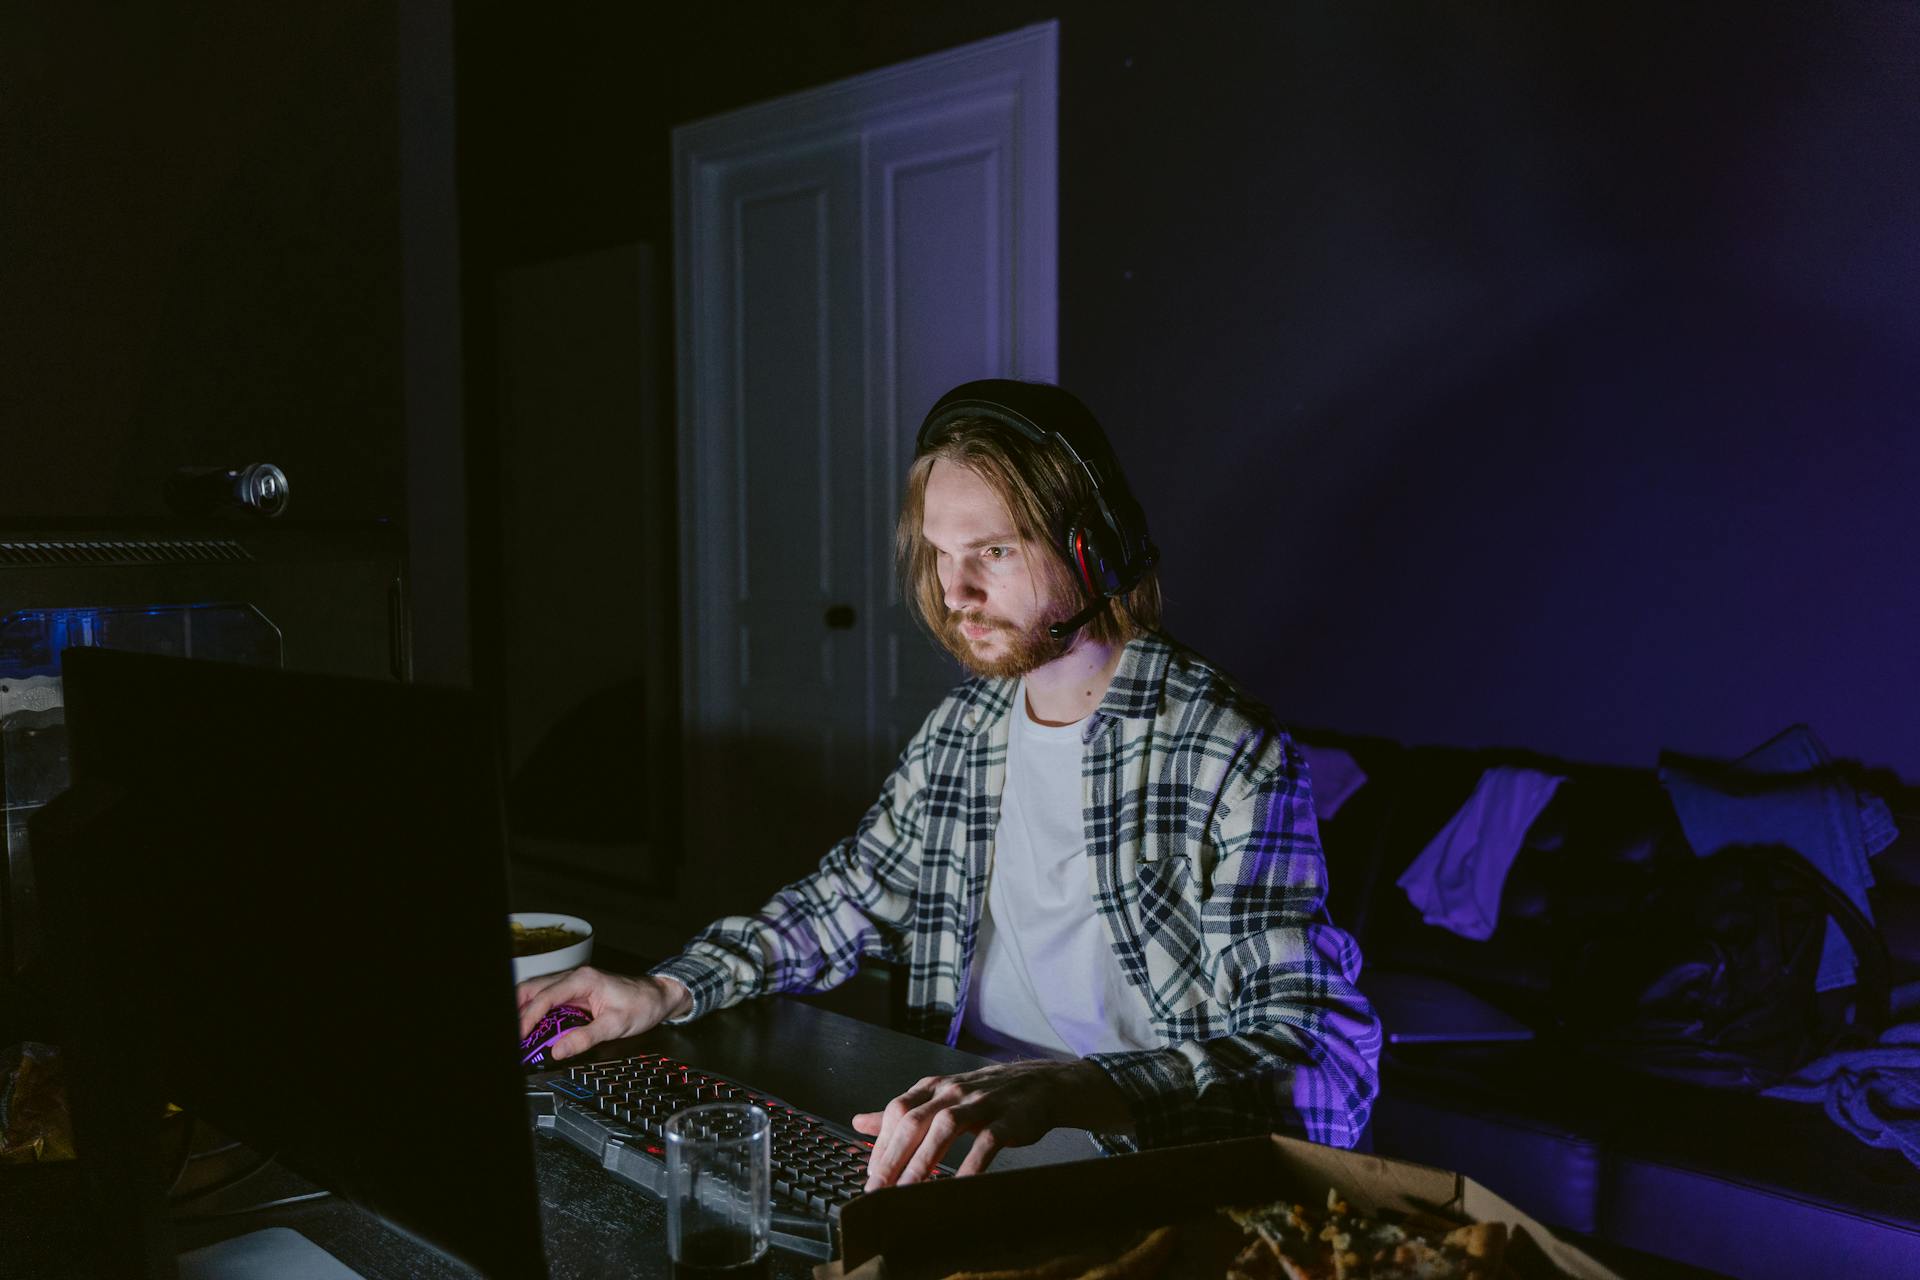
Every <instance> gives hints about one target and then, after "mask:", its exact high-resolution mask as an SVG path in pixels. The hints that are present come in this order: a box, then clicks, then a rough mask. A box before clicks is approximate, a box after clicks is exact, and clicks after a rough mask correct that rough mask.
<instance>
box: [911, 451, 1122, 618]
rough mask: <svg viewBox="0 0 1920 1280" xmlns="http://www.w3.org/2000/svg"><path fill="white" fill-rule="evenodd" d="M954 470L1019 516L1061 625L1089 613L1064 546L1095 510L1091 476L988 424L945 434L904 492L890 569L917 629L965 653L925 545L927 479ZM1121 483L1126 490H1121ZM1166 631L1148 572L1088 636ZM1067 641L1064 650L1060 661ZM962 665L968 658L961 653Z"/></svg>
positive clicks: (1088, 598)
mask: <svg viewBox="0 0 1920 1280" xmlns="http://www.w3.org/2000/svg"><path fill="white" fill-rule="evenodd" d="M942 461H944V462H949V463H952V464H954V465H956V466H962V467H965V468H966V469H967V470H969V471H971V472H973V473H974V474H975V475H977V476H979V477H980V478H981V479H982V480H984V481H986V483H987V487H988V488H990V489H992V490H993V491H994V492H995V493H997V494H999V495H1000V498H1001V500H1002V501H1004V502H1005V503H1006V504H1007V510H1008V511H1010V512H1011V513H1012V514H1013V521H1014V532H1016V533H1017V534H1019V536H1020V538H1021V540H1022V541H1023V542H1025V543H1026V544H1027V545H1028V548H1029V553H1030V554H1029V558H1028V561H1027V563H1028V565H1029V567H1030V568H1032V567H1033V566H1036V565H1037V566H1038V572H1040V573H1041V574H1043V575H1045V581H1044V583H1043V584H1041V585H1044V586H1045V587H1046V588H1047V595H1048V596H1050V597H1051V598H1052V599H1054V600H1055V601H1056V602H1058V603H1062V604H1066V605H1068V606H1069V607H1068V608H1067V609H1066V611H1065V613H1063V614H1062V616H1063V617H1064V616H1069V615H1071V614H1072V613H1075V612H1078V611H1079V609H1080V608H1082V607H1083V606H1085V605H1087V604H1090V603H1092V601H1093V596H1092V594H1091V593H1090V592H1088V590H1087V588H1086V586H1085V584H1084V583H1082V582H1081V581H1080V575H1079V573H1078V571H1076V570H1075V569H1074V567H1073V566H1072V565H1070V564H1069V563H1068V562H1067V557H1066V542H1065V538H1064V536H1063V534H1064V530H1065V528H1066V525H1067V522H1068V521H1070V520H1072V519H1074V518H1075V516H1076V514H1079V513H1087V514H1092V513H1094V512H1095V511H1096V510H1097V508H1096V507H1095V504H1094V501H1093V494H1092V493H1091V492H1090V491H1089V486H1088V483H1087V477H1086V474H1085V473H1084V472H1083V471H1081V470H1080V468H1079V467H1076V466H1074V465H1072V463H1071V462H1069V461H1068V460H1067V459H1066V458H1065V457H1064V456H1062V454H1061V451H1060V449H1059V448H1057V447H1053V446H1050V445H1049V444H1047V443H1043V442H1041V441H1037V440H1032V439H1029V438H1028V437H1027V436H1024V435H1022V434H1021V433H1019V432H1018V431H1015V430H1013V429H1012V428H1011V427H1007V426H1003V425H1001V424H1000V423H997V422H993V421H990V420H988V419H985V418H957V419H955V420H954V421H953V422H951V423H949V424H948V425H947V426H945V427H944V428H942V429H941V431H940V432H939V434H938V435H936V436H935V437H934V438H933V439H932V440H931V441H929V442H928V444H927V447H926V449H925V450H924V451H923V452H922V453H921V454H920V456H919V457H917V458H915V459H914V460H913V467H912V469H911V470H909V471H908V472H907V492H906V497H905V499H904V500H903V501H902V502H901V504H900V521H899V523H898V524H897V525H896V526H895V528H894V539H893V541H894V560H895V563H896V566H897V568H898V570H899V574H900V591H901V594H902V595H903V596H905V597H906V601H907V608H908V609H909V610H911V611H912V613H913V616H914V620H915V621H917V622H918V623H919V624H920V626H921V627H922V628H923V629H924V630H925V631H926V632H927V633H928V634H929V635H931V636H932V637H933V638H934V639H936V640H938V641H940V643H941V644H943V645H945V646H947V647H948V648H949V649H953V648H954V645H955V644H957V643H959V641H957V640H956V639H955V637H954V636H953V633H952V628H951V627H949V626H948V625H947V612H948V611H947V604H946V598H945V596H944V595H943V594H942V593H941V590H940V574H939V569H938V564H937V558H938V552H936V551H935V550H934V547H933V545H932V544H931V543H929V542H928V541H927V540H926V539H925V538H924V537H922V536H921V532H920V524H921V519H922V517H923V516H924V514H925V512H926V501H927V475H928V473H930V472H931V471H932V470H933V464H934V463H936V462H942ZM1122 483H1124V482H1122ZM1159 625H1160V579H1159V575H1158V573H1157V572H1156V571H1155V570H1152V569H1149V570H1147V573H1146V575H1145V576H1144V577H1142V578H1141V579H1140V581H1139V582H1138V583H1136V584H1134V587H1133V589H1132V590H1130V591H1127V592H1125V593H1124V594H1122V595H1119V596H1116V597H1115V598H1114V599H1113V601H1112V603H1111V604H1110V605H1109V606H1108V607H1107V608H1106V609H1104V610H1102V611H1101V612H1100V613H1098V614H1095V615H1094V617H1093V618H1092V620H1091V621H1089V622H1088V623H1087V624H1086V625H1085V626H1084V627H1083V628H1081V629H1082V630H1083V631H1085V632H1086V633H1087V635H1088V636H1090V637H1091V638H1092V639H1094V640H1097V641H1100V642H1101V643H1103V644H1124V643H1126V642H1127V641H1128V640H1131V639H1132V638H1133V637H1134V636H1136V635H1139V634H1140V633H1142V632H1145V631H1152V630H1154V629H1156V628H1157V627H1159ZM1069 643H1071V641H1070V640H1062V641H1061V642H1060V647H1061V650H1062V651H1063V652H1064V651H1065V649H1066V647H1067V645H1068V644H1069ZM955 652H956V656H963V655H960V654H959V653H958V651H957V650H956V651H955Z"/></svg>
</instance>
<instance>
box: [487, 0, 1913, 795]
mask: <svg viewBox="0 0 1920 1280" xmlns="http://www.w3.org/2000/svg"><path fill="white" fill-rule="evenodd" d="M803 8H804V12H800V10H802V9H803ZM1049 17H1058V18H1060V19H1061V24H1062V25H1061V30H1062V60H1063V65H1062V103H1061V121H1062V138H1061V189H1062V209H1063V212H1062V227H1061V246H1062V258H1061V315H1062V320H1061V349H1062V374H1063V380H1064V381H1066V382H1067V383H1068V384H1069V385H1071V386H1073V387H1075V388H1077V389H1079V390H1080V391H1081V392H1082V393H1083V394H1084V395H1085V396H1086V397H1087V398H1088V400H1089V401H1090V402H1091V403H1092V404H1093V405H1094V406H1095V408H1096V410H1098V411H1100V412H1101V413H1102V414H1103V416H1104V417H1105V418H1106V420H1107V421H1108V423H1109V426H1110V429H1111V431H1112V433H1113V435H1114V436H1115V438H1116V441H1117V444H1118V446H1119V449H1120V451H1121V454H1122V457H1123V459H1125V460H1127V461H1128V462H1129V464H1130V465H1131V468H1132V471H1133V473H1134V476H1135V478H1136V480H1137V482H1138V486H1139V488H1140V489H1141V491H1142V496H1143V498H1144V500H1145V503H1146V506H1147V509H1148V512H1149V514H1150V516H1151V518H1152V520H1153V522H1154V529H1155V533H1156V535H1157V536H1158V539H1159V541H1160V542H1161V544H1162V546H1163V548H1164V550H1165V553H1166V556H1165V565H1166V568H1165V582H1166V586H1167V592H1168V596H1169V599H1170V613H1169V623H1170V626H1171V628H1172V629H1173V630H1174V631H1175V633H1176V634H1178V635H1179V636H1181V637H1182V638H1183V639H1185V640H1187V641H1188V642H1189V643H1192V644H1194V645H1195V646H1196V647H1198V648H1200V649H1202V650H1203V651H1205V652H1207V653H1209V654H1210V655H1212V656H1214V657H1215V658H1216V659H1218V660H1219V661H1221V662H1222V663H1224V664H1225V665H1226V666H1228V667H1229V669H1231V670H1233V671H1235V672H1236V673H1238V674H1239V675H1240V676H1241V677H1242V678H1243V679H1244V680H1245V681H1246V682H1247V683H1248V684H1249V685H1251V686H1252V687H1253V688H1254V689H1255V690H1257V691H1258V692H1259V693H1261V694H1262V695H1263V696H1265V697H1266V698H1267V699H1268V700H1269V701H1271V702H1272V703H1273V704H1274V705H1275V707H1276V708H1277V709H1278V710H1279V711H1280V712H1281V714H1282V715H1283V717H1285V718H1288V719H1290V720H1293V721H1296V722H1305V723H1315V724H1322V725H1327V726H1332V727H1336V728H1339V729H1343V730H1348V731H1353V732H1365V733H1375V734H1383V735H1388V736H1391V737H1395V738H1398V739H1402V740H1406V741H1437V742H1452V743H1461V744H1506V745H1515V746H1525V747H1531V748H1536V749H1541V750H1547V751H1553V752H1559V753H1564V754H1569V755H1573V756H1578V757H1583V758H1588V759H1594V760H1602V761H1619V762H1631V763H1648V762H1650V761H1651V760H1652V759H1653V757H1654V755H1655V753H1656V752H1657V751H1658V750H1659V749H1660V748H1662V747H1675V748H1681V749H1685V750H1690V751H1698V752H1708V753H1722V754H1725V753H1736V752H1739V751H1741V750H1743V749H1745V748H1747V747H1749V746H1752V745H1754V744H1756V743H1757V742H1759V741H1760V740H1761V739H1762V738H1764V737H1766V736H1768V735H1769V734H1770V733H1771V732H1772V731H1774V730H1775V729H1777V728H1778V727H1780V726H1782V725H1783V724H1785V723H1788V722H1790V721H1793V720H1807V721H1810V722H1811V723H1812V724H1813V726H1814V727H1815V728H1816V729H1817V730H1818V731H1819V732H1820V733H1821V734H1822V735H1823V736H1824V737H1825V738H1826V739H1827V741H1828V742H1829V744H1830V745H1831V746H1832V747H1833V748H1834V749H1835V750H1836V752H1838V753H1840V754H1842V755H1845V756H1850V757H1856V758H1860V759H1862V760H1864V761H1866V762H1867V763H1869V764H1875V765H1887V766H1893V767H1895V768H1897V769H1898V770H1900V771H1901V772H1902V773H1903V774H1904V775H1905V776H1907V777H1908V778H1910V779H1911V778H1920V733H1917V732H1916V731H1915V729H1914V728H1913V727H1912V725H1913V717H1912V708H1914V707H1915V706H1920V664H1915V663H1914V662H1913V661H1912V660H1911V656H1910V654H1911V644H1912V642H1911V637H1912V636H1913V635H1914V634H1915V633H1916V631H1917V630H1920V586H1917V585H1916V583H1915V581H1914V579H1913V578H1912V577H1911V575H1909V574H1908V573H1907V572H1906V566H1905V561H1906V559H1907V553H1908V549H1909V548H1910V547H1912V546H1915V545H1916V544H1920V513H1917V508H1916V504H1915V503H1914V502H1913V500H1912V497H1911V495H1912V494H1914V492H1915V491H1916V488H1917V487H1920V486H1917V485H1916V481H1920V445H1916V444H1915V442H1914V440H1913V435H1914V417H1915V406H1916V405H1917V404H1920V395H1916V392H1920V372H1917V371H1916V368H1915V361H1914V358H1913V354H1912V353H1913V351H1914V350H1915V348H1916V345H1917V344H1920V234H1916V228H1917V227H1920V166H1916V165H1915V164H1914V158H1915V157H1916V155H1920V145H1916V144H1920V95H1915V94H1914V93H1913V85H1914V83H1916V78H1917V73H1920V9H1916V8H1914V7H1913V6H1910V5H1907V4H1903V3H1861V2H1847V3H1831V4H1822V5H1771V6H1754V5H1750V4H1744V3H1717V4H1698V5H1689V6H1672V5H1669V4H1664V3H1659V4H1656V3H1644V2H1642V3H1623V4H1615V5H1607V6H1564V5H1552V6H1545V5H1542V6H1498V7H1493V6H1480V5H1466V4H1460V5H1447V6H1411V5H1405V4H1397V3H1395V4H1385V3H1377V4H1346V5H1320V4H1312V5H1308V4H1285V5H1239V6H1231V7H1227V8H1225V9H1221V8H1218V7H1211V6H1198V7H1196V6H1186V7H1182V8H1167V7H1165V6H1151V7H1139V8H1132V7H1122V6H1113V5H1104V4H1102V5H1093V4H1085V5H1080V4H1065V5H1062V4H1056V5H1050V6H1041V5H1033V4H998V5H994V4H989V5H985V6H980V7H969V8H968V9H967V10H966V11H965V16H961V14H960V12H959V11H958V10H956V11H954V12H941V13H934V14H926V13H923V12H921V11H920V10H918V9H913V8H908V7H905V6H896V5H888V4H881V3H878V0H873V2H863V3H854V2H845V3H839V4H833V5H825V6H805V7H802V6H790V5H782V4H773V3H753V4H744V5H730V6H724V7H722V6H710V7H708V8H707V9H706V10H705V11H704V12H703V13H702V14H700V15H688V16H681V17H677V18H674V19H670V20H660V19H654V18H648V19H640V18H636V17H634V16H633V15H632V13H631V12H630V11H629V10H628V9H627V7H625V6H619V7H615V6H608V7H606V8H604V9H603V10H600V11H597V12H596V11H592V10H583V9H578V8H576V9H572V10H570V11H569V12H568V13H567V14H564V15H562V14H553V13H548V14H547V15H545V16H544V18H543V25H542V26H541V27H540V29H538V30H527V29H526V28H525V27H524V26H523V27H521V28H519V29H515V30H513V31H511V32H503V33H500V34H499V37H498V38H497V39H495V40H493V41H491V42H489V41H482V42H481V43H482V44H483V46H486V47H490V48H491V49H492V50H493V52H494V55H495V56H492V57H488V58H486V59H485V61H486V62H487V63H489V64H491V65H489V66H484V67H482V66H469V67H468V68H467V72H468V74H467V78H466V80H465V82H464V84H465V87H466V88H467V89H469V90H472V91H473V92H474V93H476V94H478V95H479V99H480V102H481V108H482V109H483V110H484V111H486V112H487V113H488V114H487V115H486V116H485V119H486V120H487V122H488V123H487V128H488V130H489V134H490V137H489V142H488V145H487V146H486V147H484V148H483V153H484V155H485V156H486V157H488V159H487V160H486V161H485V162H484V165H483V166H481V167H479V168H474V169H470V170H469V172H468V173H467V175H466V176H467V178H468V180H469V181H470V182H471V183H473V184H474V185H473V186H472V187H471V188H470V193H469V194H470V196H471V195H474V194H476V193H477V194H478V195H479V196H480V203H481V204H483V205H485V206H486V208H487V209H488V210H489V212H488V214H487V215H486V223H485V226H484V228H483V229H482V232H481V234H483V237H484V249H483V252H484V253H485V254H490V255H492V256H493V257H494V258H495V259H497V260H498V261H499V262H500V263H503V264H509V263H512V262H515V261H535V260H538V259H540V258H543V257H550V256H557V255H559V254H562V253H567V252H572V251H577V250H581V249H586V248H591V247H594V246H597V245H603V244H615V243H620V242H624V241H628V240H633V239H642V240H646V241H649V242H650V243H652V244H654V245H655V246H656V251H657V252H658V254H659V261H660V262H661V263H662V265H663V267H664V266H665V264H666V263H668V262H670V261H671V237H670V234H669V224H670V207H669V196H670V191H669V172H668V159H667V157H668V137H667V134H668V130H669V128H670V126H671V125H673V124H675V123H680V122H684V121H687V120H691V119H695V118H698V117H700V116H703V115H707V114H712V113H714V112H717V111H720V110H724V109H727V108H730V107H734V106H739V105H743V104H745V103H747V102H751V101H756V100H760V99H764V98H768V97H772V96H776V95H778V94H781V93H785V92H790V91H793V90H797V89H801V88H805V87H809V86H811V85H814V84H818V83H821V82H824V81H826V80H830V79H833V78H836V77H839V76H842V75H847V74H851V73H855V72H859V71H863V70H868V69H871V68H873V67H878V66H882V65H885V64H887V63H890V62H893V61H897V60H900V59H903V58H907V57H911V56H916V55H919V54H923V53H928V52H932V51H934V50H937V49H940V48H944V47H948V46H950V45H953V44H957V43H961V42H964V41H966V40H969V39H974V38H978V37H981V36H985V35H989V34H994V33H996V32H999V31H1003V30H1008V29H1011V28H1013V27H1016V26H1020V25H1023V24H1025V23H1027V22H1031V21H1036V20H1040V19H1043V18H1049ZM665 293H666V291H664V290H663V291H662V295H663V296H662V297H661V299H660V300H659V305H660V306H661V307H662V308H664V307H665V306H667V305H668V299H667V298H666V297H665V296H664V295H665ZM658 327H659V331H660V333H661V334H662V335H663V337H662V339H661V341H662V344H663V345H662V349H661V350H660V351H659V352H657V353H656V358H657V366H656V367H658V368H660V369H662V370H669V371H670V370H671V368H672V350H671V345H670V344H671V337H670V334H671V329H670V326H668V325H666V324H661V325H660V326H658ZM670 393H671V387H670V380H669V379H664V378H663V379H662V380H661V386H660V388H659V395H660V401H659V404H660V412H659V415H658V420H659V421H660V422H661V423H662V424H663V426H664V425H665V424H670V423H671V422H672V420H673V418H672V410H671V405H672V401H671V398H670Z"/></svg>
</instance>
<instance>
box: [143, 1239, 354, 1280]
mask: <svg viewBox="0 0 1920 1280" xmlns="http://www.w3.org/2000/svg"><path fill="white" fill-rule="evenodd" d="M180 1280H364V1277H362V1276H361V1274H360V1273H359V1272H358V1271H355V1270H353V1269H352V1268H350V1267H348V1266H347V1265H346V1264H345V1263H343V1262H341V1261H340V1260H339V1259H338V1258H336V1257H334V1256H333V1255H332V1254H330V1253H328V1252H327V1251H326V1250H325V1249H322V1248H321V1247H320V1246H319V1245H317V1244H315V1243H314V1242H313V1241H311V1240H309V1239H307V1238H306V1237H305V1236H303V1235H301V1234H300V1233H299V1232H298V1231H295V1230H293V1229H292V1228H290V1227H268V1228H266V1229H265V1230H264V1231H252V1232H249V1233H247V1234H246V1235H244V1236H235V1237H234V1238H233V1239H231V1240H222V1241H221V1242H220V1243H219V1244H210V1245H208V1246H207V1247H206V1248H204V1249H195V1250H192V1251H191V1252H189V1253H183V1254H181V1255H180Z"/></svg>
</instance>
